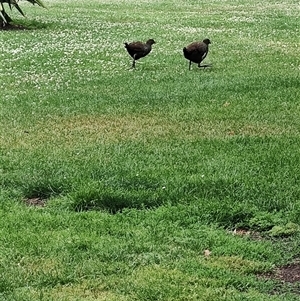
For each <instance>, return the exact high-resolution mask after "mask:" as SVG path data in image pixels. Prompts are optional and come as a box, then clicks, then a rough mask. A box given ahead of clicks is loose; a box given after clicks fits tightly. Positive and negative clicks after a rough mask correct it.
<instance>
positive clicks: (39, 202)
mask: <svg viewBox="0 0 300 301" xmlns="http://www.w3.org/2000/svg"><path fill="white" fill-rule="evenodd" d="M24 202H25V204H26V205H28V206H37V207H44V206H45V205H46V200H45V199H42V198H29V199H25V200H24Z"/></svg>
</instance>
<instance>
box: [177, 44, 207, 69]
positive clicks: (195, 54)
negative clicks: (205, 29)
mask: <svg viewBox="0 0 300 301" xmlns="http://www.w3.org/2000/svg"><path fill="white" fill-rule="evenodd" d="M209 44H211V42H210V40H209V39H204V40H203V41H202V42H193V43H191V44H189V45H188V46H186V47H184V48H183V55H184V57H185V58H186V59H187V60H189V61H190V62H189V70H190V69H191V64H192V62H193V63H197V64H198V67H201V66H200V63H201V62H202V61H203V60H204V59H205V57H206V56H207V53H208V45H209Z"/></svg>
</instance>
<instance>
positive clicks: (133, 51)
mask: <svg viewBox="0 0 300 301" xmlns="http://www.w3.org/2000/svg"><path fill="white" fill-rule="evenodd" d="M153 44H155V41H154V40H153V39H150V40H148V41H147V42H146V43H143V42H140V41H137V42H132V43H129V44H128V43H125V48H126V50H127V52H128V53H129V55H130V56H131V57H132V58H133V62H132V68H135V61H136V60H138V59H140V58H142V57H144V56H146V55H147V54H149V53H150V52H151V50H152V45H153Z"/></svg>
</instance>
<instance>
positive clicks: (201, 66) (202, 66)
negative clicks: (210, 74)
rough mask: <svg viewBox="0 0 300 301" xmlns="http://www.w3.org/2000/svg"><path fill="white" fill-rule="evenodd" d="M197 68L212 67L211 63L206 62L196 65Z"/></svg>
mask: <svg viewBox="0 0 300 301" xmlns="http://www.w3.org/2000/svg"><path fill="white" fill-rule="evenodd" d="M198 67H199V68H209V67H212V64H206V65H200V64H199V65H198Z"/></svg>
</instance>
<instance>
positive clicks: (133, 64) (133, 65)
mask: <svg viewBox="0 0 300 301" xmlns="http://www.w3.org/2000/svg"><path fill="white" fill-rule="evenodd" d="M131 68H135V59H133V61H132V66H131Z"/></svg>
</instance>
